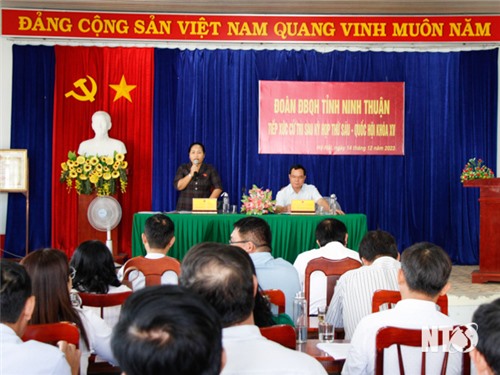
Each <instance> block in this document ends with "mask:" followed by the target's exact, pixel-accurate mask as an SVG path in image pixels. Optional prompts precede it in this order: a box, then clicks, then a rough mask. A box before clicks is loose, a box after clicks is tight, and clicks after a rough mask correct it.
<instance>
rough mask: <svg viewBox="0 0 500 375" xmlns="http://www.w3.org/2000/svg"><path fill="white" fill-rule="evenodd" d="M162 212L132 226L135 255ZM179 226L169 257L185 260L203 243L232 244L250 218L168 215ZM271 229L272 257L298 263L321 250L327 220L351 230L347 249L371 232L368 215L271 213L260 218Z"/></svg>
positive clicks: (145, 215)
mask: <svg viewBox="0 0 500 375" xmlns="http://www.w3.org/2000/svg"><path fill="white" fill-rule="evenodd" d="M155 213H158V212H138V213H136V214H134V219H133V224H132V256H141V255H145V254H146V250H145V248H144V245H143V243H142V239H141V234H142V233H143V231H144V223H145V222H146V220H147V219H148V218H149V217H150V216H152V215H154V214H155ZM164 214H165V215H166V216H168V217H169V218H170V219H172V221H173V222H174V225H175V230H174V234H175V243H174V245H173V247H172V248H171V249H170V251H169V252H168V255H169V256H172V257H174V258H177V259H179V260H182V258H183V257H184V255H185V254H186V253H187V251H188V250H189V249H190V248H191V247H192V246H194V245H196V244H198V243H200V242H207V241H210V242H219V243H226V244H227V243H229V237H230V235H231V232H232V231H233V224H234V223H235V222H236V221H238V220H239V219H242V218H244V217H247V215H245V214H192V213H164ZM259 217H261V218H262V219H264V220H265V221H266V222H267V223H268V224H269V226H270V227H271V233H272V237H273V240H272V244H271V246H272V254H273V256H274V257H275V258H278V257H281V258H283V259H286V260H288V261H289V262H292V263H293V262H294V261H295V258H296V257H297V255H298V254H300V253H301V252H304V251H306V250H310V249H313V248H317V247H318V246H317V245H316V243H315V238H314V232H315V230H316V226H317V225H318V223H319V222H320V221H322V220H324V219H327V218H335V219H338V220H340V221H342V222H343V223H345V225H346V227H347V232H348V234H349V237H348V243H347V247H348V248H350V249H353V250H356V251H357V250H358V248H359V243H360V242H361V239H362V238H363V236H364V235H365V233H366V232H367V223H366V215H364V214H347V215H285V214H269V215H262V216H259Z"/></svg>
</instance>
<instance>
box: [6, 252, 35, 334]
mask: <svg viewBox="0 0 500 375" xmlns="http://www.w3.org/2000/svg"><path fill="white" fill-rule="evenodd" d="M0 273H1V278H0V323H11V324H13V323H16V322H17V321H18V319H19V317H20V315H21V312H22V311H23V309H24V305H25V304H26V301H27V300H28V298H29V297H30V296H31V279H30V277H29V275H28V273H27V272H26V270H25V269H24V267H23V266H22V265H20V264H18V263H16V262H13V261H10V260H7V259H0Z"/></svg>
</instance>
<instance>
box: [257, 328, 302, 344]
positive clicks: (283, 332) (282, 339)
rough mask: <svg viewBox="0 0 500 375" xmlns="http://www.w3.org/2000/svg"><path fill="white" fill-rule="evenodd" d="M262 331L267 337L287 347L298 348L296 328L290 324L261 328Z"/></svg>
mask: <svg viewBox="0 0 500 375" xmlns="http://www.w3.org/2000/svg"><path fill="white" fill-rule="evenodd" d="M260 333H261V334H262V336H264V337H265V338H267V339H269V340H271V341H274V342H277V343H278V344H281V345H283V346H285V347H287V348H290V349H294V350H295V348H296V342H295V329H294V328H293V327H292V326H289V325H288V324H278V325H275V326H271V327H262V328H260Z"/></svg>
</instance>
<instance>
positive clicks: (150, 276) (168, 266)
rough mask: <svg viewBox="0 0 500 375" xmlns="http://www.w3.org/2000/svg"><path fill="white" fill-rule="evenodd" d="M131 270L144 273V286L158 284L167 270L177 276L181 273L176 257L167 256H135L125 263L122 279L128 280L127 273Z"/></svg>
mask: <svg viewBox="0 0 500 375" xmlns="http://www.w3.org/2000/svg"><path fill="white" fill-rule="evenodd" d="M133 271H139V272H141V273H143V274H144V277H145V278H146V286H151V285H160V284H161V276H162V275H163V274H164V273H165V272H167V271H174V272H175V273H176V274H177V276H179V275H180V273H181V264H180V263H179V261H178V260H177V259H175V258H172V257H169V256H165V257H162V258H158V259H148V258H144V257H135V258H132V259H129V260H128V261H127V262H126V263H125V266H124V273H123V280H128V277H129V274H130V273H131V272H133Z"/></svg>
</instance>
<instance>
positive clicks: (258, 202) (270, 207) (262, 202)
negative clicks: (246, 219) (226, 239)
mask: <svg viewBox="0 0 500 375" xmlns="http://www.w3.org/2000/svg"><path fill="white" fill-rule="evenodd" d="M241 202H242V203H243V205H242V206H241V212H245V213H246V214H247V215H265V214H269V213H273V212H274V209H275V207H276V201H274V200H273V192H272V191H271V190H269V189H266V190H264V189H262V188H259V187H257V186H256V185H253V186H252V188H251V189H250V190H249V191H248V195H246V194H243V197H242V198H241Z"/></svg>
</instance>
